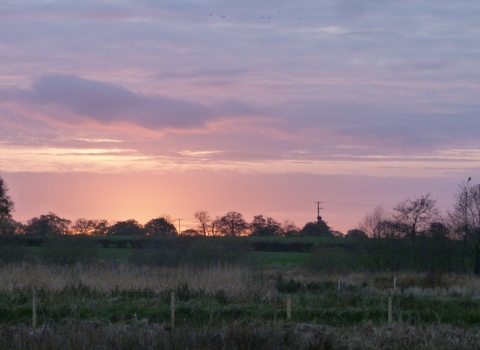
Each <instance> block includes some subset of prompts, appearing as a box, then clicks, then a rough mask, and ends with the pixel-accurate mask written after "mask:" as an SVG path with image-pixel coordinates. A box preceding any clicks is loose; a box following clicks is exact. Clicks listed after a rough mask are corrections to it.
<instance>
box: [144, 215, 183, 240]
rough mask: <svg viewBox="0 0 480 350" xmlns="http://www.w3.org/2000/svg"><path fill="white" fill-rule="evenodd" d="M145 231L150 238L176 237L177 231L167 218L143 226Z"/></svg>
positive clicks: (160, 218)
mask: <svg viewBox="0 0 480 350" xmlns="http://www.w3.org/2000/svg"><path fill="white" fill-rule="evenodd" d="M145 231H146V232H147V234H149V235H152V236H176V235H177V229H176V228H175V225H174V224H173V223H172V222H171V221H170V220H169V218H168V217H159V218H156V219H152V220H150V221H149V222H147V223H146V225H145Z"/></svg>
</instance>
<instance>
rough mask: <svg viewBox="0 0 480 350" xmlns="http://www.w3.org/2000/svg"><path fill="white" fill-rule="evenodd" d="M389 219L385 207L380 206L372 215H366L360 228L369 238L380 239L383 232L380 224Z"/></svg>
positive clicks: (359, 225)
mask: <svg viewBox="0 0 480 350" xmlns="http://www.w3.org/2000/svg"><path fill="white" fill-rule="evenodd" d="M387 219H388V216H387V214H386V213H385V210H384V209H383V206H381V205H378V206H376V207H375V209H373V211H372V212H371V213H368V214H367V215H365V217H364V218H363V219H362V221H361V222H360V223H359V224H358V228H359V229H360V230H362V231H363V232H365V233H366V234H367V236H368V237H371V238H380V237H381V233H382V231H381V230H380V226H379V225H380V224H381V223H382V222H384V221H386V220H387Z"/></svg>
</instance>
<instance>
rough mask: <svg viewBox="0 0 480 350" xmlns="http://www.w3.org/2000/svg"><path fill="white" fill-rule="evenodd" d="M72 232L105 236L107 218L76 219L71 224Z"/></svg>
mask: <svg viewBox="0 0 480 350" xmlns="http://www.w3.org/2000/svg"><path fill="white" fill-rule="evenodd" d="M72 231H73V233H74V234H79V235H89V236H105V235H106V234H107V233H108V222H107V220H87V219H83V218H81V219H77V220H76V221H75V223H74V224H73V225H72Z"/></svg>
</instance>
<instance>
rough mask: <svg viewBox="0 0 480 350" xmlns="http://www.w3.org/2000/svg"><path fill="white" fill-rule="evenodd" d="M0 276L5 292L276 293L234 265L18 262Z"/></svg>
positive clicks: (258, 275)
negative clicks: (81, 287)
mask: <svg viewBox="0 0 480 350" xmlns="http://www.w3.org/2000/svg"><path fill="white" fill-rule="evenodd" d="M0 277H1V278H0V291H6V292H12V291H13V290H25V289H32V288H37V289H39V288H42V289H44V290H46V291H51V292H58V291H61V290H64V289H65V288H68V287H71V286H73V287H75V286H78V285H79V284H82V285H84V286H86V287H89V288H91V289H92V290H95V291H98V292H103V293H105V292H106V293H108V292H111V291H118V290H145V289H147V290H151V291H153V292H161V291H165V290H169V289H175V288H177V287H178V286H179V285H188V288H189V289H191V290H202V291H204V292H205V293H206V294H214V293H216V292H217V291H220V290H221V291H223V292H224V293H226V295H227V296H230V297H234V298H236V299H238V300H243V299H246V298H247V299H248V298H251V297H258V296H261V297H262V298H265V299H271V298H275V297H276V290H275V285H274V284H272V283H268V281H267V280H266V278H265V276H264V274H263V273H262V272H261V271H255V270H251V269H248V268H246V267H236V266H229V267H225V266H223V267H220V266H219V267H209V268H204V269H194V268H168V267H147V266H144V267H138V266H136V265H130V264H96V265H83V264H76V265H74V266H53V265H41V264H40V265H31V264H18V265H5V266H2V267H0Z"/></svg>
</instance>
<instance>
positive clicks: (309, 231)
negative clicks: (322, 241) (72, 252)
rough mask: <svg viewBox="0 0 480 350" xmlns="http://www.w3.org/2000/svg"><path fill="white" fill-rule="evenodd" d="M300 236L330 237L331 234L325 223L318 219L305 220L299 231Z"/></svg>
mask: <svg viewBox="0 0 480 350" xmlns="http://www.w3.org/2000/svg"><path fill="white" fill-rule="evenodd" d="M300 236H324V237H332V236H333V235H332V232H331V230H330V227H329V226H328V225H327V223H326V222H325V221H323V220H320V221H319V222H307V223H306V224H305V226H303V228H302V230H301V231H300Z"/></svg>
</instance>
